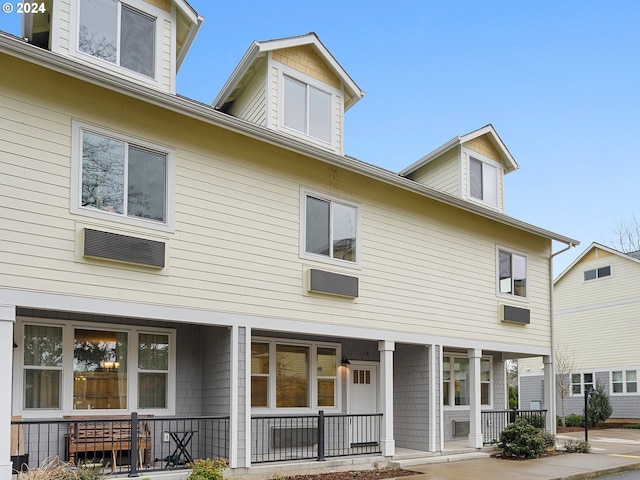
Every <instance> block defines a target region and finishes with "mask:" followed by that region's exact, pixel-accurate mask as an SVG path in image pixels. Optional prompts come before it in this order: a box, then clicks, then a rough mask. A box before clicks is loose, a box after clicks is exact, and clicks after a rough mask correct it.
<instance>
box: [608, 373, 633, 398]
mask: <svg viewBox="0 0 640 480" xmlns="http://www.w3.org/2000/svg"><path fill="white" fill-rule="evenodd" d="M613 372H622V382H621V383H622V392H614V391H613V384H614V381H613ZM627 372H636V390H637V391H635V392H627ZM609 394H610V395H612V396H615V397H619V396H621V395H636V396H637V395H640V376H638V370H637V369H635V368H612V369H611V370H610V371H609Z"/></svg>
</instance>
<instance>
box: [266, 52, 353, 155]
mask: <svg viewBox="0 0 640 480" xmlns="http://www.w3.org/2000/svg"><path fill="white" fill-rule="evenodd" d="M272 63H273V65H274V66H276V67H277V69H278V99H279V100H278V128H280V129H281V130H282V131H283V132H287V134H289V135H292V136H295V137H298V138H300V139H304V140H305V141H310V142H313V143H315V144H317V145H318V146H321V147H323V148H327V147H331V148H332V149H336V148H337V146H336V116H335V112H336V101H337V98H341V92H340V90H338V89H337V88H335V87H332V86H331V85H328V84H326V83H323V82H321V81H319V80H317V79H315V78H313V77H311V76H310V75H307V74H305V73H302V72H300V71H299V70H295V69H293V68H291V67H289V66H287V65H285V64H283V63H280V62H277V61H275V60H273V61H272ZM285 76H287V77H290V78H292V79H294V80H297V81H299V82H301V83H305V84H307V85H310V86H312V87H314V88H317V89H318V90H321V91H323V92H325V93H328V94H329V95H331V116H330V119H331V125H329V131H330V132H331V139H330V140H329V142H325V141H324V140H321V139H319V138H315V137H312V136H310V135H308V134H306V133H303V132H300V131H298V130H295V129H293V128H290V127H287V126H285V124H284V77H285Z"/></svg>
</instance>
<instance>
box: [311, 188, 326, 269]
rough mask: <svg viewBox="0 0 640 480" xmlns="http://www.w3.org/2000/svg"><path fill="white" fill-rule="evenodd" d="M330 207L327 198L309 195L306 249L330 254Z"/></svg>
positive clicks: (321, 253)
mask: <svg viewBox="0 0 640 480" xmlns="http://www.w3.org/2000/svg"><path fill="white" fill-rule="evenodd" d="M329 209H330V204H329V202H327V201H325V200H320V199H318V198H314V197H307V215H306V229H307V231H306V251H307V252H308V253H317V254H320V255H327V256H328V255H329Z"/></svg>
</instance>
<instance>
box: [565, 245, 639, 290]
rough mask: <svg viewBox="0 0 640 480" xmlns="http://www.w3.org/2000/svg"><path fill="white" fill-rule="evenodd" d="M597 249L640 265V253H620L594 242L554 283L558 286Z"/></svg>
mask: <svg viewBox="0 0 640 480" xmlns="http://www.w3.org/2000/svg"><path fill="white" fill-rule="evenodd" d="M595 248H598V249H600V250H604V251H605V252H608V253H610V254H612V255H616V256H618V257H620V258H624V259H627V260H629V261H632V262H636V263H640V252H630V253H624V252H620V251H618V250H616V249H615V248H611V247H607V246H606V245H602V244H600V243H597V242H593V243H592V244H591V245H589V246H588V247H587V248H586V250H585V251H584V252H582V253H581V254H580V255H579V256H578V258H576V259H575V260H574V261H573V262H572V263H571V265H569V266H568V267H567V268H565V269H564V270H563V271H562V273H561V274H560V275H558V276H557V277H556V279H555V280H554V281H553V283H554V284H556V283H557V282H558V281H559V280H560V279H561V278H562V277H564V276H565V275H566V274H567V273H568V272H569V271H570V270H571V269H572V268H573V267H575V266H576V265H577V264H578V263H580V261H582V259H583V258H584V257H586V256H587V255H588V254H589V253H590V252H591V251H592V250H593V249H595Z"/></svg>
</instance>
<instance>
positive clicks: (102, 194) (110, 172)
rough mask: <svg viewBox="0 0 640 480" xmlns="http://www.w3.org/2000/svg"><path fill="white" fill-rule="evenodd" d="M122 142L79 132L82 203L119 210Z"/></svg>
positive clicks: (85, 205) (121, 211)
mask: <svg viewBox="0 0 640 480" xmlns="http://www.w3.org/2000/svg"><path fill="white" fill-rule="evenodd" d="M124 160H125V144H124V142H121V141H119V140H114V139H112V138H109V137H105V136H102V135H98V134H97V133H92V132H83V133H82V206H83V207H93V208H97V209H98V210H104V211H106V212H112V213H123V203H124Z"/></svg>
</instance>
